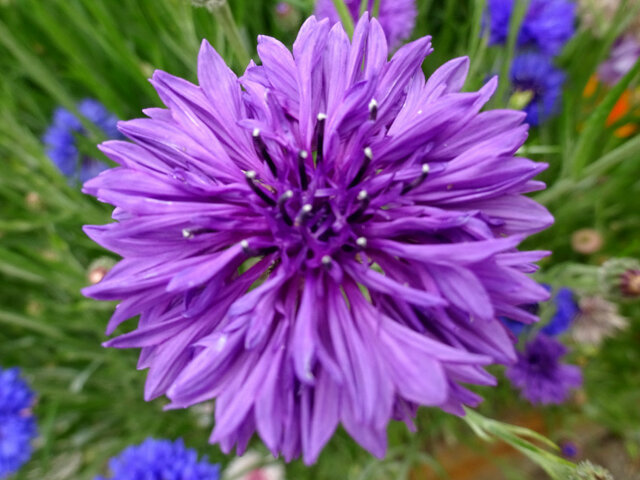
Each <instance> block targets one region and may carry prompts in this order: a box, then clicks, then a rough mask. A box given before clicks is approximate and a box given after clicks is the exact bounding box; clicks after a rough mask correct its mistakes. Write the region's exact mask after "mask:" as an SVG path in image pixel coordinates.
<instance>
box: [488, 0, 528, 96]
mask: <svg viewBox="0 0 640 480" xmlns="http://www.w3.org/2000/svg"><path fill="white" fill-rule="evenodd" d="M528 8H529V0H516V1H515V3H514V5H513V12H512V13H511V20H510V21H509V36H508V37H507V57H506V58H505V59H504V61H503V63H502V69H501V70H500V83H499V85H498V92H497V94H496V96H495V98H496V99H497V100H498V101H499V102H501V104H502V105H504V102H505V101H506V98H505V97H506V93H507V92H508V91H509V87H510V86H511V82H510V80H509V77H510V75H509V73H510V69H511V63H513V57H514V56H515V51H516V44H517V43H518V35H519V34H520V26H521V25H522V22H523V20H524V17H525V15H526V13H527V10H528Z"/></svg>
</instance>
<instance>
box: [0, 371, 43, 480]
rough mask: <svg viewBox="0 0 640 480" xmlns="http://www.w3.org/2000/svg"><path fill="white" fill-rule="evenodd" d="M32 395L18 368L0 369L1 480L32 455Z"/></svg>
mask: <svg viewBox="0 0 640 480" xmlns="http://www.w3.org/2000/svg"><path fill="white" fill-rule="evenodd" d="M34 398H35V395H34V393H33V392H32V391H31V389H30V388H29V386H28V385H27V384H26V382H25V381H24V380H23V379H22V378H20V371H19V370H18V369H17V368H9V369H6V370H3V369H0V479H4V478H8V476H9V475H10V474H12V473H14V472H16V471H18V469H19V468H20V467H22V465H24V464H25V463H26V462H27V461H28V460H29V458H31V451H32V449H31V440H32V439H33V438H34V437H35V436H36V434H37V429H36V422H35V419H34V417H33V414H32V413H31V406H32V405H33V401H34Z"/></svg>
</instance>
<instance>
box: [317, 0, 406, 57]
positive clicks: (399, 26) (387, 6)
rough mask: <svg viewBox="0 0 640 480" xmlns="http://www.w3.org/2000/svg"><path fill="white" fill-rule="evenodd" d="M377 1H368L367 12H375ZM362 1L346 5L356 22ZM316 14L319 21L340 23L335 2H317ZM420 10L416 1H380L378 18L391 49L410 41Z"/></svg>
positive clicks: (358, 0)
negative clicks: (327, 20)
mask: <svg viewBox="0 0 640 480" xmlns="http://www.w3.org/2000/svg"><path fill="white" fill-rule="evenodd" d="M375 2H376V0H368V4H367V10H368V11H369V12H373V8H374V5H375ZM361 3H362V2H361V0H346V1H345V4H346V5H347V8H348V9H349V12H350V13H351V16H352V17H353V19H354V20H358V17H359V16H360V4H361ZM315 14H316V16H317V17H318V18H319V19H322V18H328V19H329V20H330V21H331V23H335V22H339V21H340V17H339V16H338V12H337V11H336V7H335V6H334V3H333V0H317V1H316V9H315ZM417 16H418V9H417V7H416V1H415V0H380V13H379V15H378V16H377V19H378V21H379V22H380V25H382V30H383V31H384V33H385V35H386V36H387V40H388V42H389V45H390V46H391V48H396V47H398V46H400V44H401V43H402V42H403V41H405V40H406V39H408V38H409V37H410V36H411V32H413V28H414V27H415V25H416V17H417Z"/></svg>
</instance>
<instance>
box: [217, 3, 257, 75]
mask: <svg viewBox="0 0 640 480" xmlns="http://www.w3.org/2000/svg"><path fill="white" fill-rule="evenodd" d="M210 11H211V13H212V14H213V16H214V17H216V20H217V21H218V23H219V24H220V28H221V29H222V32H223V33H224V36H225V37H226V39H227V41H228V42H229V45H230V46H231V48H232V50H233V54H234V56H235V57H236V59H237V60H238V62H240V64H241V65H242V66H247V65H248V64H249V61H250V60H251V56H250V55H249V51H248V49H247V47H246V45H245V43H244V40H243V39H242V35H241V33H240V29H239V28H238V25H237V23H236V21H235V20H234V18H233V13H232V12H231V8H230V7H229V2H227V1H226V0H222V1H220V2H214V4H213V5H212V6H211V7H210Z"/></svg>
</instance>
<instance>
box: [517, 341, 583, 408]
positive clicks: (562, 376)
mask: <svg viewBox="0 0 640 480" xmlns="http://www.w3.org/2000/svg"><path fill="white" fill-rule="evenodd" d="M566 353H567V348H566V347H565V346H564V345H563V344H562V343H560V342H559V341H557V340H555V339H553V338H551V337H547V336H546V335H544V334H542V333H541V334H538V335H537V336H536V337H535V338H534V339H533V340H531V341H530V342H528V343H527V344H526V345H525V348H524V351H523V352H518V362H517V363H516V364H515V365H512V366H510V367H509V368H508V369H507V378H508V379H509V380H510V381H511V383H512V384H513V385H514V386H515V387H516V388H518V389H519V390H520V392H521V394H522V396H523V397H524V398H525V399H527V400H528V401H529V402H531V403H533V404H534V405H535V404H540V405H549V404H561V403H563V402H564V401H565V400H566V399H567V397H568V396H569V391H570V390H571V389H572V388H578V387H580V385H582V373H581V372H580V368H579V367H576V366H574V365H565V364H562V363H560V361H561V360H562V357H564V356H565V354H566Z"/></svg>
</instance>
